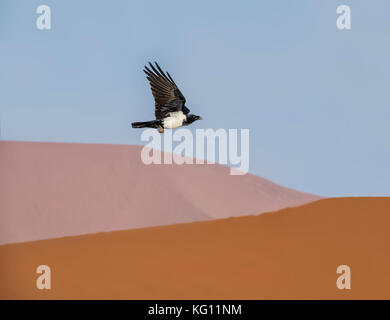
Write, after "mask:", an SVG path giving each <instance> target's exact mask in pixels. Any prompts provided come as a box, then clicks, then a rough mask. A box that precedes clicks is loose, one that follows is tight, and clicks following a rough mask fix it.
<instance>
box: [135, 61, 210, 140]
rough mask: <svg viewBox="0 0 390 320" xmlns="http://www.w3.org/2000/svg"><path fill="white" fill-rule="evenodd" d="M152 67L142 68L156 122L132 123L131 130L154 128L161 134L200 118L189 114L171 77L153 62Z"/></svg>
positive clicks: (184, 99) (181, 95)
mask: <svg viewBox="0 0 390 320" xmlns="http://www.w3.org/2000/svg"><path fill="white" fill-rule="evenodd" d="M155 64H156V66H155V67H154V66H153V65H152V64H151V63H150V62H149V65H150V68H151V69H149V68H148V67H147V66H145V68H144V72H145V73H146V78H147V79H148V80H149V83H150V88H151V90H152V94H153V97H154V101H155V111H154V115H155V117H156V120H152V121H146V122H133V123H132V124H131V126H132V127H133V128H156V129H158V132H160V133H163V132H164V129H175V128H178V127H181V126H188V125H190V124H191V123H193V122H194V121H196V120H202V117H200V116H196V115H194V114H190V110H189V109H188V108H187V107H186V106H185V103H186V98H184V96H183V94H182V93H181V92H180V90H179V88H178V87H177V85H176V83H175V81H173V79H172V77H171V75H170V74H169V73H168V72H167V73H166V74H165V73H164V71H162V70H161V68H160V66H159V65H158V64H157V62H155Z"/></svg>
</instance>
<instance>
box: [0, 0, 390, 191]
mask: <svg viewBox="0 0 390 320" xmlns="http://www.w3.org/2000/svg"><path fill="white" fill-rule="evenodd" d="M40 4H46V5H49V6H50V7H51V10H52V30H50V31H39V30H38V29H37V28H36V26H35V21H36V18H37V14H36V13H35V11H36V8H37V6H38V5H40ZM341 4H349V5H351V9H352V30H351V31H339V30H338V29H337V28H336V18H337V15H336V8H337V6H338V5H341ZM389 14H390V2H389V1H388V0H372V1H364V0H360V1H359V0H354V1H350V0H338V1H334V0H318V1H313V0H299V1H287V0H283V1H282V0H267V1H260V0H256V1H227V0H223V1H222V0H221V1H199V0H196V1H195V0H191V1H172V0H165V1H157V0H156V1H150V0H149V1H144V0H143V1H125V0H123V1H121V0H114V1H108V0H107V1H92V0H66V1H64V0H63V1H60V0H56V1H54V0H39V1H35V0H28V1H26V0H1V2H0V52H1V56H0V88H1V89H0V90H1V100H0V120H1V139H2V140H26V141H59V142H89V143H120V144H140V143H141V141H140V133H141V131H139V130H134V129H131V128H130V122H132V121H142V120H148V119H151V118H153V98H152V96H151V94H150V89H149V86H148V84H147V82H146V79H145V78H144V74H143V72H142V67H143V65H144V64H145V63H146V62H147V61H148V60H152V61H153V60H157V61H159V63H160V65H162V66H163V68H164V69H167V70H168V71H169V72H170V73H171V75H173V77H174V79H175V80H176V82H177V83H178V84H179V86H180V88H181V90H182V92H183V93H184V95H185V96H186V97H187V101H188V102H187V104H188V106H189V107H190V108H191V109H192V111H193V112H194V113H196V114H200V115H202V116H203V118H204V119H205V120H203V121H201V122H197V123H196V124H195V125H194V126H193V127H192V128H193V129H195V128H249V129H250V130H251V162H250V166H251V167H250V171H251V172H252V173H254V174H256V175H259V176H262V177H265V178H268V179H270V180H272V181H275V182H277V183H280V184H282V185H285V186H288V187H292V188H295V189H299V190H303V191H307V192H313V193H317V194H321V195H324V196H342V195H387V196H388V195H390V169H389V164H390V139H389V137H390V126H389V120H390V96H389V95H390V93H389V91H390V90H389V83H390V81H389V80H390V62H389V59H390V58H389V57H390V41H389V36H390V20H389V19H388V16H389Z"/></svg>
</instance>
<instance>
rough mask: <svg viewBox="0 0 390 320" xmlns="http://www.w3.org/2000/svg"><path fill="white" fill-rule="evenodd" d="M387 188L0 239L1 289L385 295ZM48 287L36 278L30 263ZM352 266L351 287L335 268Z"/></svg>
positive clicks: (44, 293) (1, 293)
mask: <svg viewBox="0 0 390 320" xmlns="http://www.w3.org/2000/svg"><path fill="white" fill-rule="evenodd" d="M389 209H390V198H338V199H325V200H319V201H316V202H313V203H310V204H307V205H304V206H301V207H296V208H289V209H284V210H281V211H278V212H273V213H265V214H262V215H258V216H248V217H238V218H229V219H221V220H213V221H205V222H193V223H188V224H177V225H172V226H161V227H152V228H145V229H136V230H128V231H115V232H107V233H99V234H91V235H84V236H76V237H67V238H60V239H51V240H43V241H36V242H30V243H20V244H8V245H2V246H0V298H2V299H4V298H18V299H42V298H43V299H45V298H54V299H57V298H64V299H81V298H88V299H102V298H107V299H320V298H324V299H363V298H367V299H374V298H378V299H385V298H386V299H389V298H390V233H389V231H388V226H389V224H390V210H389ZM41 264H46V265H48V266H50V268H51V271H52V280H51V281H52V289H51V290H38V289H37V288H36V284H35V283H36V279H37V277H38V275H37V274H36V268H37V266H38V265H41ZM342 264H345V265H348V266H349V267H350V268H351V290H339V289H337V287H336V280H337V277H338V276H339V275H337V274H336V268H337V266H339V265H342Z"/></svg>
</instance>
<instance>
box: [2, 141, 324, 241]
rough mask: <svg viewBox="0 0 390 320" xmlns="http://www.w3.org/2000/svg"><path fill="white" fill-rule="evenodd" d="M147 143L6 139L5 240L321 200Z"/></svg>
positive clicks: (210, 216)
mask: <svg viewBox="0 0 390 320" xmlns="http://www.w3.org/2000/svg"><path fill="white" fill-rule="evenodd" d="M140 152H141V147H140V146H126V145H103V144H79V143H43V142H8V141H0V177H1V179H0V244H4V243H14V242H25V241H33V240H39V239H48V238H56V237H64V236H72V235H80V234H88V233H96V232H103V231H113V230H126V229H132V228H143V227H149V226H157V225H169V224H175V223H183V222H191V221H202V220H210V219H216V218H226V217H230V216H241V215H249V214H258V213H262V212H266V211H272V210H278V209H281V208H285V207H289V206H296V205H301V204H304V203H307V202H310V201H314V200H317V199H319V198H320V197H318V196H315V195H310V194H307V193H303V192H298V191H295V190H291V189H288V188H284V187H282V186H279V185H276V184H274V183H272V182H270V181H268V180H266V179H262V178H259V177H256V176H253V175H251V174H248V175H245V176H231V175H230V174H229V168H228V167H225V166H221V165H218V164H211V165H176V164H174V165H149V166H147V165H145V164H143V163H142V162H141V159H140Z"/></svg>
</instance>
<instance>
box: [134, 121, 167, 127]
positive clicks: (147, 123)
mask: <svg viewBox="0 0 390 320" xmlns="http://www.w3.org/2000/svg"><path fill="white" fill-rule="evenodd" d="M131 126H132V127H133V128H158V127H160V126H161V120H152V121H145V122H133V123H132V124H131Z"/></svg>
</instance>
